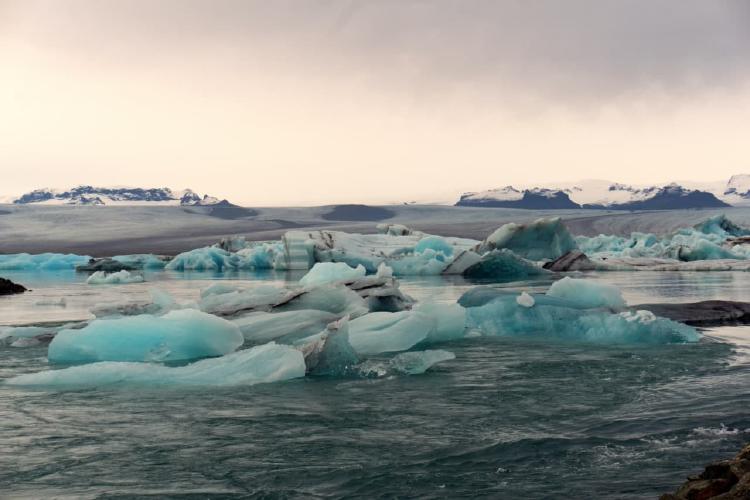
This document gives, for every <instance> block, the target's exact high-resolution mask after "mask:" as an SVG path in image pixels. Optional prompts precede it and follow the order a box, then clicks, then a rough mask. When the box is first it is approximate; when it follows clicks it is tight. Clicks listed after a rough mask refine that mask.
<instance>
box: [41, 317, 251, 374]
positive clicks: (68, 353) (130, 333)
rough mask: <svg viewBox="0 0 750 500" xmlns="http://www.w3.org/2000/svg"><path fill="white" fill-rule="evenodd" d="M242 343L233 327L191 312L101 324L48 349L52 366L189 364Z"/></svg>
mask: <svg viewBox="0 0 750 500" xmlns="http://www.w3.org/2000/svg"><path fill="white" fill-rule="evenodd" d="M243 342H244V337H243V336H242V333H241V332H240V329H239V328H238V327H237V326H236V325H234V324H232V323H231V322H229V321H226V320H224V319H221V318H218V317H216V316H212V315H210V314H206V313H203V312H200V311H196V310H193V309H180V310H175V311H170V312H168V313H167V314H165V315H164V316H153V315H151V314H142V315H139V316H130V317H123V318H116V319H98V320H94V321H92V322H91V323H89V324H88V325H87V326H86V327H84V328H82V329H80V330H62V331H60V332H59V333H58V334H57V335H56V336H55V338H54V339H53V340H52V342H51V343H50V345H49V351H48V353H47V357H48V358H49V361H50V363H60V364H79V363H94V362H97V361H139V362H149V361H160V362H167V361H186V360H193V359H199V358H206V357H211V356H221V355H224V354H228V353H230V352H233V351H235V350H236V349H237V348H239V347H240V346H241V345H242V343H243Z"/></svg>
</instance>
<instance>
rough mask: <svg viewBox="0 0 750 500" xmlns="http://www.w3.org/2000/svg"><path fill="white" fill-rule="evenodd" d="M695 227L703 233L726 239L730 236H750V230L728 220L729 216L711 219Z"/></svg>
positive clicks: (718, 216) (722, 215) (717, 216)
mask: <svg viewBox="0 0 750 500" xmlns="http://www.w3.org/2000/svg"><path fill="white" fill-rule="evenodd" d="M693 227H694V228H695V229H696V230H697V231H700V232H701V233H705V234H715V235H718V236H721V237H724V238H726V237H728V236H735V237H738V236H748V235H750V229H746V228H744V227H741V226H739V225H737V224H735V223H734V222H732V221H731V220H729V219H727V216H726V215H724V214H721V215H716V216H714V217H710V218H708V219H706V220H704V221H703V222H700V223H698V224H696V225H695V226H693Z"/></svg>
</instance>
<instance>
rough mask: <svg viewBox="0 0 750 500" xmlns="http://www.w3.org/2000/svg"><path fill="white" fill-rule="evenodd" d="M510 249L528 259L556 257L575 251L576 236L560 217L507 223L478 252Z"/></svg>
mask: <svg viewBox="0 0 750 500" xmlns="http://www.w3.org/2000/svg"><path fill="white" fill-rule="evenodd" d="M500 248H507V249H508V250H511V251H512V252H513V253H515V254H516V255H519V256H521V257H523V258H525V259H529V260H537V261H538V260H554V259H557V258H558V257H560V256H562V255H564V254H566V253H568V252H570V251H571V250H576V249H577V248H578V247H577V245H576V242H575V240H574V239H573V236H571V234H570V233H569V232H568V229H567V228H566V227H565V224H563V222H562V220H561V219H560V218H559V217H554V218H549V219H537V220H535V221H534V222H531V223H529V224H516V223H514V222H511V223H508V224H505V225H503V226H501V227H500V228H499V229H497V230H496V231H495V232H494V233H492V234H491V235H489V236H488V237H487V239H485V240H484V242H482V244H481V245H479V248H478V250H479V253H480V254H481V253H485V252H489V251H491V250H494V249H500Z"/></svg>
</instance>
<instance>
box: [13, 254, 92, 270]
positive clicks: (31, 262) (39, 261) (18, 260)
mask: <svg viewBox="0 0 750 500" xmlns="http://www.w3.org/2000/svg"><path fill="white" fill-rule="evenodd" d="M90 258H91V257H89V256H88V255H74V254H61V253H40V254H28V253H16V254H8V255H0V270H2V271H63V270H73V269H75V267H76V266H78V265H82V264H86V263H87V262H88V261H89V259H90Z"/></svg>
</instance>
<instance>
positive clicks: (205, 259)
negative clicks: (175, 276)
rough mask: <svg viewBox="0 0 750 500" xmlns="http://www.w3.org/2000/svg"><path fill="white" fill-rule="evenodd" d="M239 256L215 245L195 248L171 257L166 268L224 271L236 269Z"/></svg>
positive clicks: (174, 269) (173, 269)
mask: <svg viewBox="0 0 750 500" xmlns="http://www.w3.org/2000/svg"><path fill="white" fill-rule="evenodd" d="M238 261H239V258H238V257H237V256H236V255H235V254H232V253H230V252H227V251H226V250H222V249H221V248H217V247H204V248H196V249H194V250H190V251H188V252H183V253H181V254H179V255H177V256H176V257H175V258H174V259H172V260H171V261H170V262H169V264H167V266H166V268H167V269H169V270H171V271H218V272H221V271H224V270H225V269H236V268H237V267H238V265H237V262H238Z"/></svg>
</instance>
